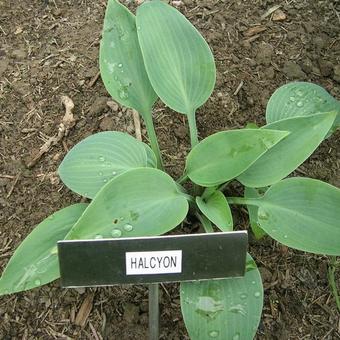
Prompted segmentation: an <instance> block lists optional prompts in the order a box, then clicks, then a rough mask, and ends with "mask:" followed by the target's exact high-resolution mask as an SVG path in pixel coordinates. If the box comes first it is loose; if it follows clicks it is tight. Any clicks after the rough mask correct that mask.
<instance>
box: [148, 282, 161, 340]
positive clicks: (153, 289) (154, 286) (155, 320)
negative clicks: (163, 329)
mask: <svg viewBox="0 0 340 340" xmlns="http://www.w3.org/2000/svg"><path fill="white" fill-rule="evenodd" d="M149 332H150V335H149V339H150V340H158V339H159V284H158V283H151V284H149Z"/></svg>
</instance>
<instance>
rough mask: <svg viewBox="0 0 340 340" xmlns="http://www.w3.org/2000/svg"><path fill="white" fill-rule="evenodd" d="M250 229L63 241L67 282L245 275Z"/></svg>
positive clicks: (78, 284)
mask: <svg viewBox="0 0 340 340" xmlns="http://www.w3.org/2000/svg"><path fill="white" fill-rule="evenodd" d="M247 244H248V236H247V232H246V231H235V232H223V233H214V234H191V235H175V236H157V237H139V238H122V239H99V240H97V239H96V240H72V241H68V240H65V241H60V242H58V254H59V265H60V274H61V282H62V286H64V287H91V286H109V285H114V284H135V283H157V282H177V281H194V280H206V279H222V278H228V277H241V276H243V275H244V273H245V263H246V253H247Z"/></svg>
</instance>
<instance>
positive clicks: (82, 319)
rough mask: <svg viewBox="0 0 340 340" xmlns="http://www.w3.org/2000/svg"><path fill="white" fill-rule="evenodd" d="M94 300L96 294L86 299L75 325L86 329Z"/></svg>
mask: <svg viewBox="0 0 340 340" xmlns="http://www.w3.org/2000/svg"><path fill="white" fill-rule="evenodd" d="M93 298H94V294H90V295H88V296H87V297H86V298H85V300H84V301H83V303H82V305H81V307H80V309H79V311H78V314H77V316H76V319H75V321H74V324H75V325H77V326H80V327H85V325H86V322H87V319H88V317H89V315H90V313H91V310H92V307H93Z"/></svg>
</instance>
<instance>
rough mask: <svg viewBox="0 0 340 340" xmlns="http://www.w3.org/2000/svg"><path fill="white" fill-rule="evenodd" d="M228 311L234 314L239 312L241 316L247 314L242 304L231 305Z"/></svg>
mask: <svg viewBox="0 0 340 340" xmlns="http://www.w3.org/2000/svg"><path fill="white" fill-rule="evenodd" d="M229 312H231V313H235V314H241V315H243V316H246V315H247V312H246V311H245V309H244V307H243V306H242V305H240V304H239V305H235V306H231V307H230V308H229Z"/></svg>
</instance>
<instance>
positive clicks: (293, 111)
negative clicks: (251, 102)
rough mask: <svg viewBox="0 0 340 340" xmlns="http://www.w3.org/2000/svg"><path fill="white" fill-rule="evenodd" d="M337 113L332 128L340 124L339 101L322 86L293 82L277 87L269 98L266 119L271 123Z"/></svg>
mask: <svg viewBox="0 0 340 340" xmlns="http://www.w3.org/2000/svg"><path fill="white" fill-rule="evenodd" d="M330 111H335V112H337V113H338V115H337V118H336V120H335V122H334V125H333V129H335V128H337V127H339V126H340V102H339V101H338V100H336V99H335V98H333V97H332V96H331V95H330V94H329V93H328V92H327V91H326V90H325V89H324V88H322V87H321V86H319V85H316V84H313V83H306V82H294V83H289V84H286V85H283V86H281V87H280V88H278V89H277V90H276V91H275V92H274V93H273V95H272V96H271V98H270V99H269V102H268V105H267V110H266V120H267V123H273V122H276V121H278V120H282V119H285V118H289V117H298V116H309V115H313V114H315V113H321V112H330Z"/></svg>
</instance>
